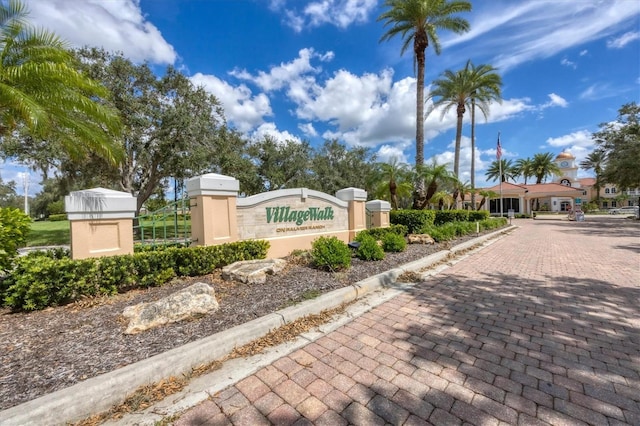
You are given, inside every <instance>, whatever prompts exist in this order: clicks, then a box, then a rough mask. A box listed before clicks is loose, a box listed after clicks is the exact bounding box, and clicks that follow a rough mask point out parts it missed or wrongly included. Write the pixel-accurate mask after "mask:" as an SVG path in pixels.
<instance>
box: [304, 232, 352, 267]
mask: <svg viewBox="0 0 640 426" xmlns="http://www.w3.org/2000/svg"><path fill="white" fill-rule="evenodd" d="M311 259H312V260H313V264H314V265H315V266H316V267H318V268H320V269H328V270H331V271H337V270H340V269H347V268H349V267H350V266H351V251H350V250H349V246H347V245H346V244H345V243H344V242H342V241H340V240H339V239H338V238H337V237H320V238H318V239H316V240H314V241H313V243H311Z"/></svg>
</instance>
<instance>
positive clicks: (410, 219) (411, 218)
mask: <svg viewBox="0 0 640 426" xmlns="http://www.w3.org/2000/svg"><path fill="white" fill-rule="evenodd" d="M435 218H436V211H435V210H392V211H391V212H390V215H389V220H390V221H391V223H392V224H394V225H404V226H406V227H407V233H409V234H415V233H416V232H417V231H418V230H419V229H421V228H422V227H424V226H427V225H433V222H434V220H435Z"/></svg>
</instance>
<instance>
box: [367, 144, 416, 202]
mask: <svg viewBox="0 0 640 426" xmlns="http://www.w3.org/2000/svg"><path fill="white" fill-rule="evenodd" d="M375 180H376V181H377V185H375V184H374V185H375V187H376V188H377V189H376V191H375V194H376V196H379V197H380V198H383V199H386V198H387V196H388V199H389V202H390V203H391V208H392V209H393V210H397V209H398V194H400V195H401V196H404V195H406V193H407V192H409V193H411V189H412V188H413V185H411V176H410V171H409V167H408V165H407V164H406V163H401V162H400V161H398V158H397V157H393V158H391V160H390V161H389V162H388V163H377V170H376V173H375Z"/></svg>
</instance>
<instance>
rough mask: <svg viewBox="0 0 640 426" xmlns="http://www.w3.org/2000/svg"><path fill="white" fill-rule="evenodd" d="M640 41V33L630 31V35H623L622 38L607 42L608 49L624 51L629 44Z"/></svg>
mask: <svg viewBox="0 0 640 426" xmlns="http://www.w3.org/2000/svg"><path fill="white" fill-rule="evenodd" d="M638 39H640V32H638V31H629V32H628V33H624V34H622V35H621V36H620V37H618V38H615V39H613V40H609V41H607V47H608V48H610V49H622V48H623V47H625V46H626V45H627V44H629V43H631V42H632V41H634V40H638Z"/></svg>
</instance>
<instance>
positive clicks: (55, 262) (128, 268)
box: [0, 241, 269, 311]
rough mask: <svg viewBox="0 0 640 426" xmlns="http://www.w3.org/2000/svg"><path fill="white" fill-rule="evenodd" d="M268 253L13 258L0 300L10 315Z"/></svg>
mask: <svg viewBox="0 0 640 426" xmlns="http://www.w3.org/2000/svg"><path fill="white" fill-rule="evenodd" d="M268 249H269V243H268V242H267V241H241V242H235V243H228V244H223V245H218V246H208V247H187V248H175V247H174V248H168V249H166V250H156V251H145V252H140V253H134V254H131V255H120V256H110V257H101V258H90V259H82V260H72V259H70V258H56V257H57V256H46V255H43V254H41V253H40V254H39V253H32V254H31V255H29V256H24V257H21V258H18V259H17V260H16V262H15V268H14V269H13V270H11V272H10V274H9V275H7V276H6V277H5V278H4V279H3V280H2V281H1V282H0V300H2V301H3V302H4V305H5V306H8V307H11V308H12V309H14V310H27V311H31V310H37V309H44V308H46V307H48V306H56V305H64V304H67V303H70V302H73V301H75V300H78V299H80V298H81V297H83V296H97V295H102V294H107V295H108V294H115V293H118V292H123V291H126V290H130V289H133V288H144V287H152V286H160V285H162V284H164V283H166V282H167V281H169V280H171V279H172V278H173V277H175V276H198V275H206V274H209V273H211V272H213V270H215V269H216V268H220V267H222V266H225V265H228V264H230V263H233V262H236V261H239V260H251V259H264V258H265V257H266V255H267V251H268ZM58 257H59V256H58Z"/></svg>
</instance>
